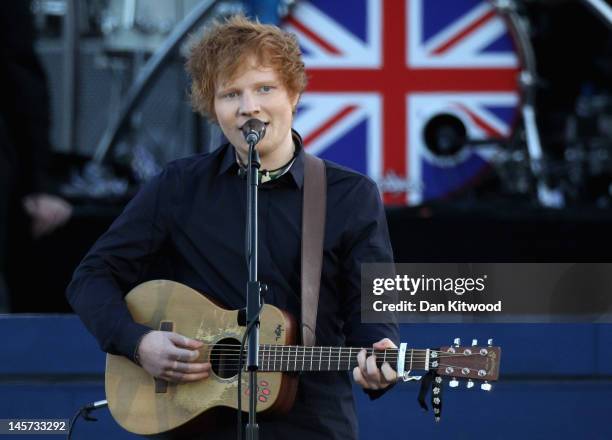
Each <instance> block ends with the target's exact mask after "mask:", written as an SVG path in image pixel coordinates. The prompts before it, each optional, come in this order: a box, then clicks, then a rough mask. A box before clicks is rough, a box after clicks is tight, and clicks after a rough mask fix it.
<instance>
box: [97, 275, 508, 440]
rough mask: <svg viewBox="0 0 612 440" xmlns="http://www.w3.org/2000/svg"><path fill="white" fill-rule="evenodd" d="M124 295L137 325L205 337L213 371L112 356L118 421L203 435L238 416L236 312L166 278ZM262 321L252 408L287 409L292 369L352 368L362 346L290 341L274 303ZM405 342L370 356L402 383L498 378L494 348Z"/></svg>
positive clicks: (108, 378)
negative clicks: (173, 375)
mask: <svg viewBox="0 0 612 440" xmlns="http://www.w3.org/2000/svg"><path fill="white" fill-rule="evenodd" d="M125 300H126V302H127V305H128V308H129V310H130V313H131V314H132V317H133V318H134V320H135V321H136V322H138V323H140V324H144V325H146V326H149V327H151V328H154V329H160V330H166V331H174V332H177V333H180V334H182V335H185V336H188V337H190V338H194V339H198V340H200V341H202V342H204V344H205V345H204V347H203V348H201V349H200V358H199V360H198V361H199V362H211V364H212V371H211V375H210V376H209V377H208V378H206V379H204V380H201V381H198V382H191V383H184V384H175V383H168V382H165V381H163V380H160V379H156V378H153V377H151V376H150V375H149V373H147V372H146V371H145V370H144V369H143V368H141V367H139V366H137V365H136V364H134V363H133V362H131V361H130V360H128V359H127V358H125V357H123V356H116V355H111V354H109V355H108V356H107V358H106V375H105V387H106V398H107V400H108V405H109V409H110V411H111V414H112V415H113V417H114V418H115V420H116V421H117V423H119V424H120V425H121V426H122V427H123V428H125V429H126V430H128V431H130V432H133V433H135V434H140V435H156V434H162V433H163V434H167V433H174V432H179V431H184V430H189V429H194V428H195V429H197V430H198V431H199V432H204V431H203V426H205V425H206V423H209V422H211V420H214V421H215V422H218V421H219V418H220V417H222V416H223V415H224V414H226V413H233V414H234V415H235V411H231V412H229V411H228V409H234V410H235V409H236V408H237V406H238V404H237V388H238V360H239V352H240V350H239V349H240V341H241V339H242V335H243V333H244V331H245V327H244V326H241V325H239V324H238V311H236V310H234V311H230V310H226V309H223V308H221V307H218V306H217V305H215V304H214V303H213V302H212V301H210V300H209V299H207V298H206V297H205V296H203V295H202V294H200V293H198V292H197V291H195V290H193V289H191V288H189V287H187V286H185V285H183V284H180V283H176V282H172V281H165V280H155V281H148V282H146V283H143V284H140V285H139V286H137V287H135V288H134V289H133V290H132V291H130V292H129V293H128V295H127V296H126V298H125ZM261 322H262V324H261V327H260V347H259V358H258V360H259V367H260V369H259V372H258V374H257V381H258V389H257V391H256V392H257V402H258V404H257V411H258V413H262V415H264V414H278V413H283V412H286V411H288V410H289V409H290V408H291V406H292V404H293V401H294V398H295V394H296V391H297V376H296V374H292V373H295V372H300V371H341V370H346V371H350V370H352V369H353V368H354V367H355V366H356V365H357V353H359V351H360V350H362V348H360V347H304V346H297V345H295V341H296V334H297V332H296V329H297V327H296V323H295V320H294V319H293V318H292V317H291V316H290V315H289V314H287V313H286V312H283V311H281V310H280V309H278V308H276V307H274V306H271V305H268V304H266V305H264V306H263V309H262V312H261ZM402 346H403V348H404V349H401V348H400V349H397V348H395V349H386V350H376V353H375V354H376V358H377V362H378V364H379V365H382V363H383V362H385V361H386V362H389V364H390V365H391V366H392V367H393V368H394V369H396V371H397V367H398V361H399V363H400V364H402V362H403V366H404V369H405V371H407V372H408V373H406V374H405V377H404V379H405V380H407V379H412V378H415V377H414V376H409V372H410V371H415V370H426V371H427V370H435V371H436V372H437V373H438V374H439V375H441V376H452V377H453V378H457V377H461V378H466V379H469V382H470V383H472V384H473V382H472V379H477V380H484V381H492V380H496V379H497V378H498V374H499V360H500V354H501V350H500V348H499V347H491V346H488V347H477V346H472V347H465V348H464V347H459V346H449V347H442V348H440V349H438V350H430V349H425V350H419V349H405V344H402ZM366 350H367V351H368V355H369V354H371V353H372V348H366ZM400 353H402V355H401V356H400ZM245 358H246V355H244V356H243V359H245ZM243 365H244V364H243ZM242 376H243V379H242V390H243V393H244V394H243V396H244V398H243V399H242V409H243V410H244V411H248V400H249V399H248V394H249V392H250V390H249V387H248V374H243V375H242ZM453 381H454V382H455V383H456V382H457V381H456V379H453ZM453 381H451V386H452V385H453ZM487 385H488V384H487ZM468 386H469V384H468ZM489 387H490V385H489ZM485 389H486V388H485Z"/></svg>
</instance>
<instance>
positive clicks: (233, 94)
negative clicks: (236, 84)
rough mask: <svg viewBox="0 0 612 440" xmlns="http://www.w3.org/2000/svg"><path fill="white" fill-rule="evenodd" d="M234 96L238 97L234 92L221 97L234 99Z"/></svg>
mask: <svg viewBox="0 0 612 440" xmlns="http://www.w3.org/2000/svg"><path fill="white" fill-rule="evenodd" d="M236 96H238V94H237V93H236V92H228V93H226V94H225V95H223V97H224V98H235V97H236Z"/></svg>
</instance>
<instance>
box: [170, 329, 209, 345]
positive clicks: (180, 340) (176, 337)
mask: <svg viewBox="0 0 612 440" xmlns="http://www.w3.org/2000/svg"><path fill="white" fill-rule="evenodd" d="M168 337H169V338H170V340H171V341H172V342H173V343H174V345H176V346H177V347H184V348H200V347H202V346H203V345H204V343H203V342H202V341H198V340H197V339H191V338H188V337H187V336H183V335H180V334H178V333H175V332H168Z"/></svg>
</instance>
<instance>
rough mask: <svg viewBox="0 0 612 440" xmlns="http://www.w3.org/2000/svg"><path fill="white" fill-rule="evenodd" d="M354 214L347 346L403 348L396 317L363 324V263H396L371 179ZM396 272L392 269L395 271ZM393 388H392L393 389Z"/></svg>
mask: <svg viewBox="0 0 612 440" xmlns="http://www.w3.org/2000/svg"><path fill="white" fill-rule="evenodd" d="M350 199H351V201H352V203H351V204H352V205H353V206H354V207H355V208H354V212H352V213H351V215H349V216H347V218H348V219H349V220H348V224H347V228H346V232H345V239H344V242H345V249H346V251H345V256H344V258H343V271H344V273H345V274H346V275H345V277H344V283H345V285H344V286H343V290H344V293H345V296H344V298H343V303H342V306H341V310H342V314H343V316H344V317H345V324H344V333H345V336H346V344H347V345H349V346H357V347H371V346H372V344H373V343H374V342H377V341H379V340H380V339H382V338H389V339H391V340H392V341H393V343H394V344H396V345H399V329H398V325H397V319H396V316H395V314H391V315H390V316H387V318H388V319H387V321H389V322H384V323H383V322H381V323H375V324H371V323H363V322H362V320H361V265H362V264H363V263H393V250H392V248H391V242H390V240H389V231H388V227H387V219H386V215H385V210H384V206H383V203H382V200H381V197H380V194H379V192H378V188H377V186H376V184H375V183H374V182H372V181H371V180H370V179H367V178H363V179H362V181H360V182H359V184H358V186H357V187H356V189H355V190H354V191H353V194H352V195H351V197H350ZM391 270H392V269H391ZM389 388H390V387H389ZM389 388H387V389H385V390H380V391H368V390H366V393H367V394H368V395H369V396H370V398H372V399H374V398H378V397H380V396H381V395H382V394H383V393H384V392H385V391H386V390H388V389H389Z"/></svg>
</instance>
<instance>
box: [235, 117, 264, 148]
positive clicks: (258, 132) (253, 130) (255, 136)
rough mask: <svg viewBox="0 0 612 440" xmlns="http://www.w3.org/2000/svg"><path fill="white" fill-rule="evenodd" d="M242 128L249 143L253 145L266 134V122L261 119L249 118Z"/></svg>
mask: <svg viewBox="0 0 612 440" xmlns="http://www.w3.org/2000/svg"><path fill="white" fill-rule="evenodd" d="M240 129H241V130H242V134H243V136H244V139H245V140H246V141H247V143H248V144H249V145H251V144H252V145H253V146H255V145H256V144H257V143H258V142H259V141H260V140H262V139H263V137H264V136H265V135H266V124H264V123H263V122H262V121H260V120H259V119H249V120H248V121H246V122H245V123H244V125H243V126H242V127H241V128H240Z"/></svg>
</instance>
